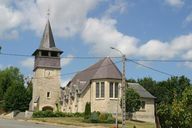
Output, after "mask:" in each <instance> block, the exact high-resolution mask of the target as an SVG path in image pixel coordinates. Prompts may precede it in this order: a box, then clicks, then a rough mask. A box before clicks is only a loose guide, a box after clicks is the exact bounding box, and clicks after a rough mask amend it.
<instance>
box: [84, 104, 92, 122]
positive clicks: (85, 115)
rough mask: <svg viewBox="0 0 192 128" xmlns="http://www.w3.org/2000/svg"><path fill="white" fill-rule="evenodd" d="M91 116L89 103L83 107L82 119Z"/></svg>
mask: <svg viewBox="0 0 192 128" xmlns="http://www.w3.org/2000/svg"><path fill="white" fill-rule="evenodd" d="M90 115H91V103H90V102H87V103H86V105H85V112H84V119H89V117H90Z"/></svg>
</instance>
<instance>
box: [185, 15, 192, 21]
mask: <svg viewBox="0 0 192 128" xmlns="http://www.w3.org/2000/svg"><path fill="white" fill-rule="evenodd" d="M185 22H186V23H192V12H191V13H190V14H189V15H188V16H187V17H186V18H185Z"/></svg>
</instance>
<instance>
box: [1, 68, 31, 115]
mask: <svg viewBox="0 0 192 128" xmlns="http://www.w3.org/2000/svg"><path fill="white" fill-rule="evenodd" d="M31 93H32V89H28V88H26V87H25V86H24V76H23V75H22V74H21V73H20V71H19V69H18V68H15V67H8V68H6V69H4V70H1V71H0V107H1V108H0V109H4V110H5V111H12V110H21V111H24V110H26V109H28V104H29V102H30V100H31V95H32V94H31ZM2 107H3V108H2Z"/></svg>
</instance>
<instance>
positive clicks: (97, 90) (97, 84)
mask: <svg viewBox="0 0 192 128" xmlns="http://www.w3.org/2000/svg"><path fill="white" fill-rule="evenodd" d="M96 98H99V82H97V83H96Z"/></svg>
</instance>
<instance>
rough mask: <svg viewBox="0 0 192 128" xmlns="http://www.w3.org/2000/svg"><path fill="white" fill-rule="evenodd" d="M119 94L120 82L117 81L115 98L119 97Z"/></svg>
mask: <svg viewBox="0 0 192 128" xmlns="http://www.w3.org/2000/svg"><path fill="white" fill-rule="evenodd" d="M118 95H119V83H115V98H118Z"/></svg>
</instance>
